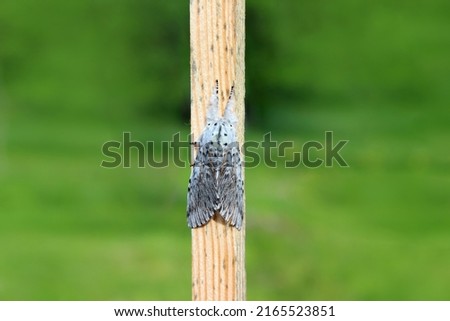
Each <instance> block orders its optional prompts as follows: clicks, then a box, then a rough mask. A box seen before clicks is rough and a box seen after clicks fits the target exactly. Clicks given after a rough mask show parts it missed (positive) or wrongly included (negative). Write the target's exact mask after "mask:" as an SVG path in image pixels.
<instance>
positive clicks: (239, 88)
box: [190, 0, 246, 301]
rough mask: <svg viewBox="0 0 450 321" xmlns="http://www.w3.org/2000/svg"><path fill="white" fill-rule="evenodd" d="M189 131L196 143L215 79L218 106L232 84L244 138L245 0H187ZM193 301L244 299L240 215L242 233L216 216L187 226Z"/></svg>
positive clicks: (244, 285)
mask: <svg viewBox="0 0 450 321" xmlns="http://www.w3.org/2000/svg"><path fill="white" fill-rule="evenodd" d="M190 44H191V61H190V62H191V130H192V141H197V140H198V138H199V137H200V134H201V132H202V130H203V128H204V126H205V116H206V107H207V104H208V101H209V97H210V95H211V92H212V88H213V86H214V82H215V80H216V79H218V80H219V106H220V110H221V112H223V110H224V108H225V104H226V101H227V99H228V95H229V90H230V88H231V86H232V85H234V86H235V97H236V115H237V117H238V119H239V124H238V129H237V133H238V139H239V142H240V144H242V143H243V141H244V116H245V114H244V95H245V65H244V54H245V0H190ZM192 299H193V300H202V301H204V300H245V299H246V277H245V214H244V223H243V227H242V229H241V231H238V230H237V229H236V228H234V227H230V226H227V225H226V224H225V222H224V221H223V219H222V218H221V217H220V216H218V215H216V216H215V217H214V218H213V219H212V220H211V221H210V222H209V223H208V224H206V225H205V226H203V227H200V228H196V229H193V230H192Z"/></svg>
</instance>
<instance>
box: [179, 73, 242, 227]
mask: <svg viewBox="0 0 450 321" xmlns="http://www.w3.org/2000/svg"><path fill="white" fill-rule="evenodd" d="M218 94H219V85H218V81H216V85H215V87H214V89H213V94H212V96H211V99H210V102H209V106H208V110H207V114H206V126H205V129H204V130H203V132H202V134H201V136H200V138H199V140H198V142H197V143H195V145H196V146H197V147H198V153H197V156H196V158H195V161H194V164H193V166H192V173H191V177H190V179H189V187H188V195H187V203H188V204H187V223H188V226H189V227H190V228H195V227H199V226H202V225H204V224H206V223H207V222H209V220H210V219H211V218H212V217H213V216H214V214H216V213H217V214H219V215H221V216H222V217H223V219H224V220H225V221H226V222H227V224H229V225H231V226H234V227H236V228H237V229H238V230H240V229H241V227H242V220H243V203H244V200H243V199H244V195H243V194H244V182H243V180H242V163H241V155H240V150H239V142H238V140H237V135H236V126H237V117H236V114H235V112H234V105H235V98H234V89H233V87H231V90H230V96H229V98H228V102H227V105H226V107H225V112H224V115H223V117H220V116H219V97H218Z"/></svg>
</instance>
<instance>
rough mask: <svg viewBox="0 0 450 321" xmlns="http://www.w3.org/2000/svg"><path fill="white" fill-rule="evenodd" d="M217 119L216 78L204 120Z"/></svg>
mask: <svg viewBox="0 0 450 321" xmlns="http://www.w3.org/2000/svg"><path fill="white" fill-rule="evenodd" d="M217 119H219V80H217V79H216V84H215V86H214V88H213V91H212V95H211V98H210V100H209V105H208V110H207V112H206V120H207V121H214V120H217Z"/></svg>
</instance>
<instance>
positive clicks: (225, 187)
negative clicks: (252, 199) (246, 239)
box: [218, 143, 244, 230]
mask: <svg viewBox="0 0 450 321" xmlns="http://www.w3.org/2000/svg"><path fill="white" fill-rule="evenodd" d="M224 157H225V160H226V161H225V162H224V163H223V165H222V167H221V168H220V171H219V177H218V188H219V199H220V203H219V207H220V215H221V216H222V217H223V219H224V220H225V221H226V222H228V223H229V224H230V225H231V226H234V227H236V228H237V229H238V230H240V229H241V227H242V222H243V217H244V182H243V179H242V162H241V155H240V151H239V144H237V143H236V144H232V145H231V146H230V147H228V148H226V149H225V150H224Z"/></svg>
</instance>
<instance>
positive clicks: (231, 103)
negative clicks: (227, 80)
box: [223, 85, 237, 124]
mask: <svg viewBox="0 0 450 321" xmlns="http://www.w3.org/2000/svg"><path fill="white" fill-rule="evenodd" d="M235 104H236V98H235V93H234V85H233V86H231V89H230V95H229V96H228V102H227V105H226V107H225V113H224V115H223V117H224V118H225V119H228V120H229V121H230V122H231V123H232V124H236V123H237V117H236V114H235V110H234V109H235Z"/></svg>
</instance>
